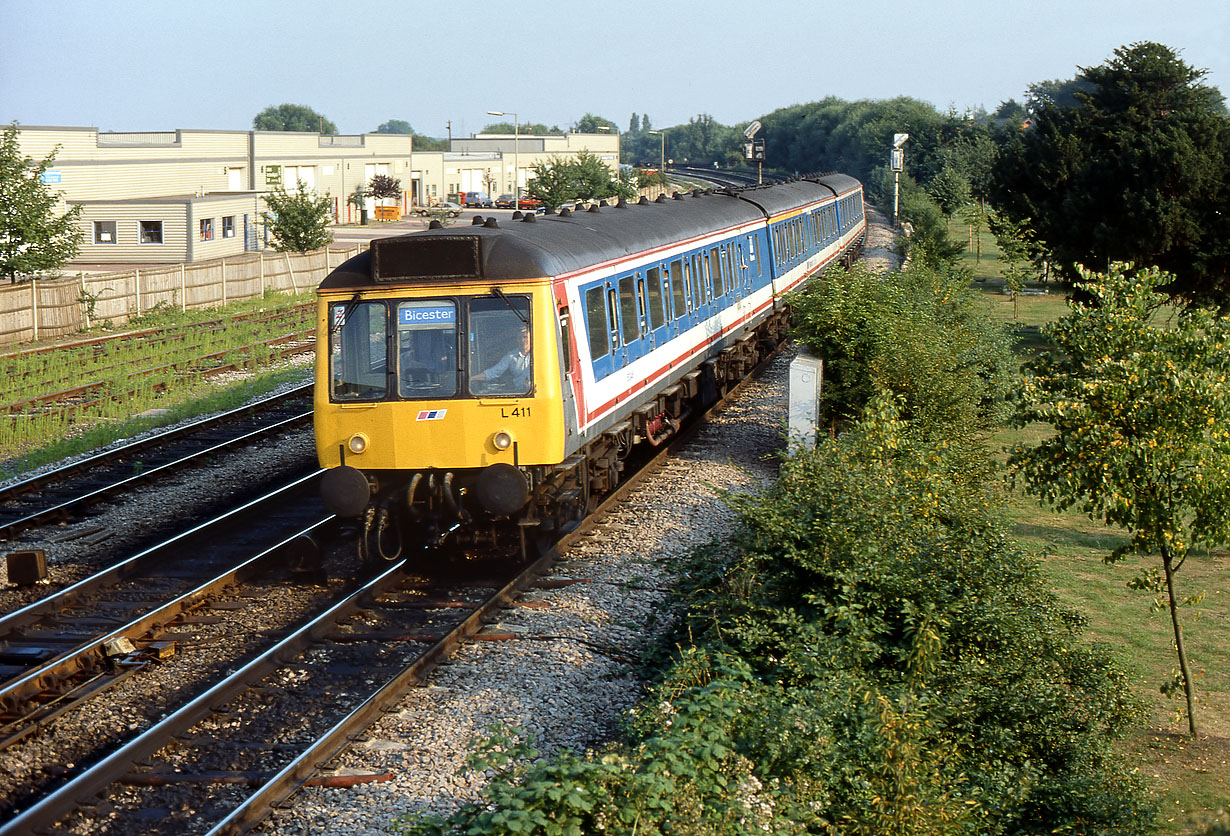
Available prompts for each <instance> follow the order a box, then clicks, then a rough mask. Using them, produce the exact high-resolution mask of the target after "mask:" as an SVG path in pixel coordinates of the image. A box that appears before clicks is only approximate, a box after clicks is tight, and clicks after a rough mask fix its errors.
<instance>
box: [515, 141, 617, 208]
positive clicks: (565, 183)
mask: <svg viewBox="0 0 1230 836" xmlns="http://www.w3.org/2000/svg"><path fill="white" fill-rule="evenodd" d="M530 168H531V170H532V171H533V172H534V179H533V180H531V181H530V184H529V193H530V194H531V195H533V196H534V197H536V198H538V199H539V200H541V201H542V202H543V203H544V204H546V205H547V206H551V207H555V206H561V205H563V204H565V203H568V202H570V201H573V200H578V199H586V200H589V199H593V200H600V199H602V198H606V197H613V196H615V195H616V194H619V193H620V190H621V187H624V188H626V187H627V186H628V185H629V184H628V183H622V184H621V182H618V181H614V180H612V178H611V169H609V168H608V167H607V165H606V163H604V162H602V160H600V159H598V156H597V155H596V154H591V153H590V152H589V151H586V150H581V151H579V152H578V153H577V154H576V156H575V157H572V158H570V159H564V158H562V157H551V158H550V159H548V160H547V161H546V162H542V163H535V164H534V165H533V166H531V167H530Z"/></svg>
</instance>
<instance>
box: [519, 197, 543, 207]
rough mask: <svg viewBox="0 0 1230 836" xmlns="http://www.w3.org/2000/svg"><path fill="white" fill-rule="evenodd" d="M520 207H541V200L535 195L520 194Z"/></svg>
mask: <svg viewBox="0 0 1230 836" xmlns="http://www.w3.org/2000/svg"><path fill="white" fill-rule="evenodd" d="M521 208H522V209H541V208H542V201H541V200H539V199H538V198H536V197H530V196H529V195H527V194H523V195H521Z"/></svg>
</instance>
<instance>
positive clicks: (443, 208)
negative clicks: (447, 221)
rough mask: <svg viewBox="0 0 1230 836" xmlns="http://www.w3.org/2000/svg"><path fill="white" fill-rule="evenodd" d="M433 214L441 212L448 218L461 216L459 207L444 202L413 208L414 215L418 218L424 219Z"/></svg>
mask: <svg viewBox="0 0 1230 836" xmlns="http://www.w3.org/2000/svg"><path fill="white" fill-rule="evenodd" d="M433 212H443V213H444V214H446V215H448V216H449V217H450V218H455V217H457V216H458V215H460V214H461V206H460V205H458V204H456V203H450V202H449V201H447V200H446V201H443V202H441V203H433V204H432V205H431V206H415V207H414V214H416V215H419V216H420V217H425V216H427V215H430V214H432V213H433Z"/></svg>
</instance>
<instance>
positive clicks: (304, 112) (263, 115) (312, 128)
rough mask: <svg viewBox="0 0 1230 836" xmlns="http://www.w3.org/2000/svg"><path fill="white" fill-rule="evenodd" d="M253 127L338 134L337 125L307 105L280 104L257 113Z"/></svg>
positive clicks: (267, 129) (268, 129)
mask: <svg viewBox="0 0 1230 836" xmlns="http://www.w3.org/2000/svg"><path fill="white" fill-rule="evenodd" d="M252 127H253V128H255V129H256V130H258V131H307V132H319V133H321V134H325V135H326V136H333V135H335V134H337V125H335V124H333V123H332V122H330V121H329V120H328V119H326V118H325V117H323V116H321V115H320V114H319V113H317V112H316V111H314V110H312V109H311V108H310V107H307V106H305V105H297V104H280V105H276V106H275V105H270V106H269V107H267V108H265V109H264V110H262V111H261V112H260V113H258V114H256V117H255V118H254V119H253V120H252Z"/></svg>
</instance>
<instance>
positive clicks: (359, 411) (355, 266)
mask: <svg viewBox="0 0 1230 836" xmlns="http://www.w3.org/2000/svg"><path fill="white" fill-rule="evenodd" d="M490 230H492V227H481V228H479V227H476V228H474V229H467V230H464V231H463V230H460V229H456V230H439V231H438V232H437V231H436V230H432V231H431V233H430V234H422V233H420V234H417V235H409V236H402V237H398V238H387V239H381V240H377V241H375V242H373V244H372V247H371V249H370V250H369V251H368V252H366V253H363V254H361V255H359V256H356V257H355V258H353V259H351V260H349V261H347V262H346V263H345V264H343V265H342V266H341V267H339V268H338V269H337V270H334V271H333V272H332V273H331V274H330V275H329V277H328V278H327V279H326V280H325V281H324V282H323V283H322V284H321V286H320V288H319V291H318V312H317V316H318V322H317V328H318V334H319V335H320V337H322V338H321V339H318V342H317V345H318V346H319V350H318V359H317V365H316V396H315V401H316V403H315V409H316V422H315V425H316V446H317V455H318V458H319V460H320V463H321V466H322V467H326V468H330V470H329V472H328V473H327V474H326V477H325V481H324V483H323V486H322V495H323V497H324V499H325V502H326V505H327V506H328V507H329V508H330V510H332V511H334V512H335V513H338V514H339V515H342V516H347V517H357V518H360V519H362V520H363V525H364V538H363V540H362V544H363V548H364V549H365V550H366V551H367V553H368V555H369V556H370V557H372V558H383V559H387V560H391V559H394V558H396V557H398V556H399V555H400V554H402V553H403V552H404V550H405V549H406V548H408V547H412V548H418V547H421V546H430V545H431V544H433V543H435V542H439V541H440V540H441V539H442V538H443V537H444V536H445V535H447V534H452V535H453V537H454V539H457V540H459V541H462V542H468V543H470V544H473V545H475V546H482V547H485V546H493V547H499V546H501V545H502V544H501V541H502V540H507V538H508V537H509V536H510V535H512V536H518V537H519V536H520V532H521V531H523V530H524V528H525V526H519V525H517V524H516V522H517V521H515V520H514V521H513V523H512V524H511V525H510V524H509V517H510V516H512V515H514V514H516V513H517V512H518V511H520V510H521V509H523V508H524V507H525V506H526V504H527V502H528V500H529V498H530V493H531V491H532V490H533V489H534V488H535V487H537V485H536V484H535V482H536V481H538V480H537V479H536V478H535V474H537V473H540V472H541V469H540V467H538V466H543V465H550V464H556V463H558V462H560V461H561V459H563V458H564V456H563V439H564V437H565V433H566V430H565V427H564V410H563V403H562V397H561V395H562V393H561V383H560V381H561V378H562V375H561V360H560V346H559V339H558V332H557V327H556V323H557V317H556V311H555V308H554V304H553V298H552V289H551V281H550V279H549V278H548V277H547V276H542V275H533V274H534V273H537V272H539V271H538V269H537V267H536V266H535V265H534V262H533V259H531V260H530V261H529V263H528V264H527V263H526V259H525V258H524V253H519V254H510V253H500V252H499V250H500V247H499V246H498V242H499V240H500V239H499V237H498V235H497V236H494V237H492V236H491V235H490ZM483 233H487V235H486V236H485V238H486V240H485V241H484V235H483ZM484 256H485V259H484ZM510 257H511V258H512V260H513V262H515V263H514V264H512V265H511V266H510V265H509V264H508V263H507V262H508V259H509V258H510ZM484 262H485V263H484ZM493 275H495V276H498V278H497V279H495V280H494V281H493V279H492V276H493ZM326 346H327V349H326ZM551 522H552V523H554V522H555V521H554V520H552V521H551ZM534 523H537V524H541V521H540V520H535V521H534ZM503 545H507V544H506V543H505V544H503Z"/></svg>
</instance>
